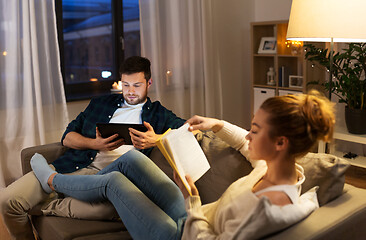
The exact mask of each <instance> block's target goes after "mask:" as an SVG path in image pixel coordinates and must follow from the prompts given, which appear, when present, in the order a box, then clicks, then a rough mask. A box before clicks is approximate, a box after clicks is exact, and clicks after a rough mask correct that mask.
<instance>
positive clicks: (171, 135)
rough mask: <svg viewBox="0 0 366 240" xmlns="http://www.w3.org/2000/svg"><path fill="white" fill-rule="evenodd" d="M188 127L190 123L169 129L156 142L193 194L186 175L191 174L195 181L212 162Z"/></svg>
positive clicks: (189, 191)
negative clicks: (209, 161)
mask: <svg viewBox="0 0 366 240" xmlns="http://www.w3.org/2000/svg"><path fill="white" fill-rule="evenodd" d="M188 127H189V124H187V123H186V124H184V125H183V126H181V127H180V128H178V129H173V130H171V129H169V130H168V131H166V132H165V133H164V134H163V135H162V136H161V137H160V138H159V139H158V140H157V142H156V144H157V146H158V148H159V150H160V151H161V153H162V154H163V155H164V157H165V158H166V160H167V161H168V162H169V164H170V166H171V167H172V168H173V169H174V171H176V172H177V173H178V176H179V177H180V179H181V180H182V182H183V184H184V186H185V187H186V189H187V190H188V193H189V194H190V195H192V193H191V188H190V187H189V185H188V182H187V180H186V178H185V176H186V175H189V176H191V178H192V179H193V181H194V182H195V181H197V180H198V179H199V178H200V177H202V175H203V174H205V173H206V172H207V170H208V169H210V164H209V163H208V160H207V158H206V156H205V154H204V153H203V151H202V149H201V147H200V145H199V144H198V142H197V140H196V138H195V137H194V135H193V133H192V132H190V131H189V130H188Z"/></svg>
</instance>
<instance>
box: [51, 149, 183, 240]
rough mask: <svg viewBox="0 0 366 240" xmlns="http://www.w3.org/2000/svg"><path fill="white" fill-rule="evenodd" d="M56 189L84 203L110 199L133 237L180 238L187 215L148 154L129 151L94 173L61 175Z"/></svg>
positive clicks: (179, 197) (55, 181) (177, 193)
mask: <svg viewBox="0 0 366 240" xmlns="http://www.w3.org/2000/svg"><path fill="white" fill-rule="evenodd" d="M53 186H54V188H55V190H56V191H57V192H61V193H64V194H66V195H69V196H71V197H74V198H77V199H79V200H82V201H87V202H100V201H105V200H109V201H110V202H111V203H112V204H113V205H114V207H115V208H116V210H117V212H118V214H119V216H120V217H121V219H122V221H123V223H124V224H125V226H126V228H127V230H128V232H129V233H130V234H131V236H132V238H133V239H180V238H181V234H182V230H183V223H184V221H185V218H186V216H187V213H186V211H185V206H184V198H183V195H182V193H181V191H180V190H179V188H178V187H177V186H176V184H175V183H174V182H173V181H172V180H171V179H170V178H169V177H168V176H167V175H166V174H165V173H164V172H163V171H162V170H161V169H160V168H158V167H157V166H156V165H155V164H154V163H153V162H152V161H151V160H150V159H149V158H148V157H146V156H145V155H144V154H142V153H140V152H138V151H136V150H131V151H129V152H127V153H126V154H124V155H122V156H121V157H119V158H118V159H117V160H116V161H114V162H113V163H111V164H110V165H109V166H107V167H106V168H104V169H103V170H101V171H100V172H98V173H97V175H82V176H78V175H62V174H57V175H56V176H55V178H54V179H53Z"/></svg>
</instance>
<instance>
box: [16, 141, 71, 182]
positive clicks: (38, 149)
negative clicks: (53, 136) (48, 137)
mask: <svg viewBox="0 0 366 240" xmlns="http://www.w3.org/2000/svg"><path fill="white" fill-rule="evenodd" d="M66 150H67V147H65V146H63V145H62V144H61V143H60V142H56V143H49V144H45V145H39V146H34V147H28V148H24V149H23V150H22V151H21V162H22V171H23V175H24V174H26V173H28V172H30V171H32V169H31V166H30V159H31V158H32V156H33V155H34V154H35V153H39V154H42V155H43V156H44V157H45V158H46V160H47V162H48V163H52V162H53V161H55V160H56V159H57V158H58V157H59V156H61V155H62V154H64V152H65V151H66Z"/></svg>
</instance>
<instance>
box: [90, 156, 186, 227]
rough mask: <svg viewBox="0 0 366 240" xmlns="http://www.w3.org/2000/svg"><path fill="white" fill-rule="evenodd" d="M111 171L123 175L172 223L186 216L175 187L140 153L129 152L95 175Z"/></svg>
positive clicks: (179, 192)
mask: <svg viewBox="0 0 366 240" xmlns="http://www.w3.org/2000/svg"><path fill="white" fill-rule="evenodd" d="M112 171H118V172H121V173H122V174H123V175H125V176H126V177H127V178H128V179H129V180H130V181H131V182H132V183H133V184H134V185H135V186H136V187H137V188H138V189H140V190H141V191H142V192H143V193H144V194H145V195H146V196H147V197H148V198H149V199H150V200H151V201H153V202H154V203H155V204H156V205H158V206H159V207H160V208H161V209H162V210H163V211H164V212H165V213H166V214H168V215H169V216H170V217H171V218H172V219H173V220H174V221H177V220H178V219H179V218H181V217H182V216H185V215H186V211H185V207H184V198H183V195H182V193H181V191H180V190H179V188H178V187H177V185H176V184H175V183H174V182H173V181H172V180H171V179H170V178H169V177H168V176H167V175H166V174H165V173H164V172H163V171H162V170H161V169H160V168H159V167H158V166H156V165H155V163H154V162H153V161H151V160H150V159H149V158H148V157H146V156H145V155H144V154H142V153H141V152H139V151H136V150H131V151H129V152H127V153H125V154H124V155H122V156H121V157H119V158H118V159H116V160H115V161H114V162H113V163H111V164H110V165H109V166H107V167H106V168H104V169H102V170H101V171H100V172H98V173H97V174H98V175H102V174H105V173H108V172H112Z"/></svg>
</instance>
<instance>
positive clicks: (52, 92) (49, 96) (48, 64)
mask: <svg viewBox="0 0 366 240" xmlns="http://www.w3.org/2000/svg"><path fill="white" fill-rule="evenodd" d="M67 122H68V114H67V108H66V101H65V96H64V89H63V83H62V76H61V72H60V62H59V51H58V43H57V30H56V17H55V1H54V0H16V1H9V0H0V124H1V125H2V126H1V128H0V187H5V186H6V185H8V184H9V183H11V182H12V181H14V180H15V179H17V178H19V177H20V176H21V164H20V151H21V149H23V148H25V147H29V146H34V145H38V144H45V143H49V142H52V141H58V140H59V139H60V135H61V133H62V131H63V130H64V128H65V126H66V124H67Z"/></svg>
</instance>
